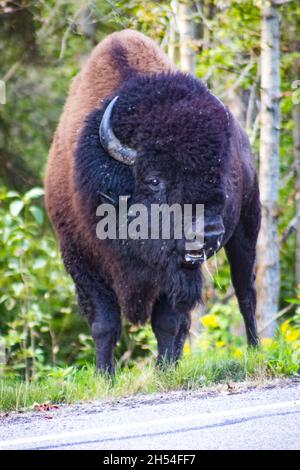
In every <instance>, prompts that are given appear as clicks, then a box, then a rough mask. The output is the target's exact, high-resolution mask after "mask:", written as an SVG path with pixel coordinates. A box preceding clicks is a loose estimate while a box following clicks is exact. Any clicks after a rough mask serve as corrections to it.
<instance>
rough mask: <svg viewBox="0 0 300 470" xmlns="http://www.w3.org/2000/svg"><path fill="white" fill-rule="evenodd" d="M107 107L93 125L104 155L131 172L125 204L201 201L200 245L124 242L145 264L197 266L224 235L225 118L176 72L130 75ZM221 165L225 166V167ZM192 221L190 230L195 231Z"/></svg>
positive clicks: (195, 84)
mask: <svg viewBox="0 0 300 470" xmlns="http://www.w3.org/2000/svg"><path fill="white" fill-rule="evenodd" d="M117 95H118V96H115V97H114V98H113V99H112V100H111V101H110V102H109V104H108V105H107V107H106V109H105V111H104V114H103V115H102V119H101V122H100V126H99V135H100V141H101V144H102V148H103V149H104V150H105V152H106V155H107V156H109V157H110V158H112V159H114V160H117V161H118V162H120V163H119V164H118V165H121V166H123V167H127V169H128V171H129V172H130V173H131V175H133V179H132V185H131V188H130V204H136V203H142V204H144V205H145V206H146V207H147V208H148V209H149V214H150V208H151V205H153V204H163V203H165V204H168V205H169V206H171V205H173V204H180V206H181V207H182V208H183V206H184V204H192V205H194V206H195V205H196V204H204V210H205V224H204V230H205V244H204V246H200V244H199V246H198V249H195V246H194V247H193V249H192V250H191V249H190V248H188V249H187V245H186V240H185V239H184V238H183V239H181V240H175V239H171V240H168V241H166V240H140V241H136V240H135V241H132V240H129V241H128V244H129V246H130V247H131V249H132V250H133V252H134V253H135V254H136V255H137V257H140V258H142V259H143V260H144V262H145V263H147V264H149V265H154V264H159V265H161V266H162V265H164V266H165V267H167V266H170V265H171V266H172V269H178V268H182V269H183V270H184V269H186V268H191V267H197V266H198V265H199V264H200V263H201V262H202V261H203V259H205V258H206V257H209V256H210V255H212V254H213V253H214V252H215V251H217V250H218V249H219V248H220V246H221V242H222V237H223V234H224V225H223V212H224V207H225V203H226V191H225V179H226V171H227V170H226V168H227V167H228V164H227V163H228V158H229V152H230V149H229V147H230V142H229V140H230V115H229V113H228V111H227V109H226V108H225V106H224V105H223V104H222V103H221V102H220V101H219V100H218V99H217V98H216V97H214V96H213V95H212V94H211V93H210V92H209V91H208V90H207V88H206V87H205V86H204V85H203V84H202V83H201V82H200V81H199V80H196V79H194V78H193V77H191V76H189V75H185V74H183V73H179V72H177V73H170V74H159V75H154V76H153V75H152V76H141V75H139V76H137V77H135V78H132V79H131V80H128V81H127V82H126V83H125V84H124V85H123V86H122V87H121V88H120V89H119V90H118V92H117ZM226 162H227V163H226ZM195 222H196V221H195V220H192V222H191V227H190V230H191V231H194V227H193V225H194V223H195Z"/></svg>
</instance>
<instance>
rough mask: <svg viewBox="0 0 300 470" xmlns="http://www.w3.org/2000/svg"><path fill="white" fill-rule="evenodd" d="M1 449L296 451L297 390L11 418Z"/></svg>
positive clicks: (4, 424)
mask: <svg viewBox="0 0 300 470" xmlns="http://www.w3.org/2000/svg"><path fill="white" fill-rule="evenodd" d="M0 449H109V450H114V449H121V450H125V449H126V450H128V449H147V450H160V449H167V450H170V449H174V450H175V449H181V450H193V449H300V384H299V382H298V383H292V384H289V385H281V386H277V387H268V388H264V389H252V390H249V391H246V392H242V393H224V392H223V393H218V394H215V393H208V394H206V395H205V394H203V393H202V394H201V393H195V392H193V393H192V392H179V393H178V392H176V393H174V392H173V393H170V394H166V395H156V396H153V395H152V396H151V395H150V396H147V397H142V398H130V399H129V398H128V399H124V400H121V401H119V402H106V403H103V402H95V403H89V404H84V405H83V404H81V405H73V406H63V407H61V408H59V409H57V410H52V411H50V412H47V413H45V412H31V413H25V414H21V415H16V414H13V415H12V416H8V417H5V418H2V419H1V420H0Z"/></svg>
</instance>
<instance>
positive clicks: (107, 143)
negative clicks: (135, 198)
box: [99, 96, 137, 165]
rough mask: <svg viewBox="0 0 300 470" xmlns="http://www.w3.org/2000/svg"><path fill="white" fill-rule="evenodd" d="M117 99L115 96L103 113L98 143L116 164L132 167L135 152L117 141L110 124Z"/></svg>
mask: <svg viewBox="0 0 300 470" xmlns="http://www.w3.org/2000/svg"><path fill="white" fill-rule="evenodd" d="M118 98H119V97H118V96H116V97H115V98H114V99H113V100H111V102H110V103H109V105H108V106H107V108H106V110H105V111H104V114H103V117H102V120H101V123H100V126H99V137H100V142H101V145H102V147H103V148H104V150H106V152H107V153H108V154H109V155H110V156H111V157H112V158H114V159H115V160H118V162H122V163H125V165H133V164H134V162H135V160H136V157H137V152H136V150H133V149H131V148H129V147H126V146H125V145H123V144H122V143H121V142H120V141H119V139H118V138H117V137H116V136H115V134H114V131H113V130H112V126H111V123H110V118H111V113H112V110H113V107H114V104H115V102H116V101H117V99H118Z"/></svg>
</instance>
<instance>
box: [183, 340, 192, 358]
mask: <svg viewBox="0 0 300 470" xmlns="http://www.w3.org/2000/svg"><path fill="white" fill-rule="evenodd" d="M183 354H185V355H186V356H189V355H190V354H191V346H190V343H189V342H188V341H187V342H186V343H185V344H184V346H183Z"/></svg>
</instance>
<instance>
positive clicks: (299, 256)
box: [293, 103, 300, 285]
mask: <svg viewBox="0 0 300 470" xmlns="http://www.w3.org/2000/svg"><path fill="white" fill-rule="evenodd" d="M293 123H294V129H293V146H294V162H295V169H296V266H295V279H296V284H297V285H299V284H300V103H295V104H294V106H293Z"/></svg>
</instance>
